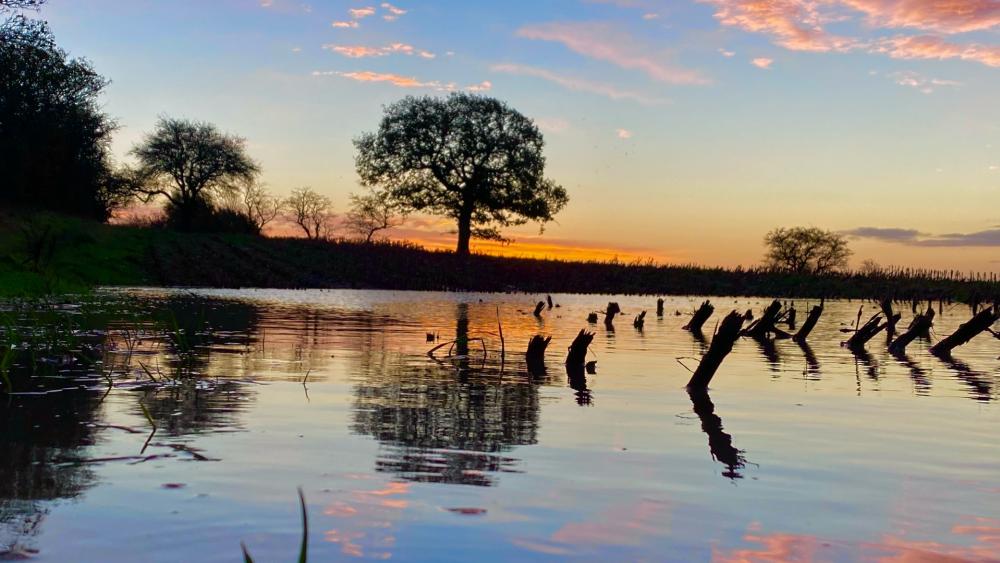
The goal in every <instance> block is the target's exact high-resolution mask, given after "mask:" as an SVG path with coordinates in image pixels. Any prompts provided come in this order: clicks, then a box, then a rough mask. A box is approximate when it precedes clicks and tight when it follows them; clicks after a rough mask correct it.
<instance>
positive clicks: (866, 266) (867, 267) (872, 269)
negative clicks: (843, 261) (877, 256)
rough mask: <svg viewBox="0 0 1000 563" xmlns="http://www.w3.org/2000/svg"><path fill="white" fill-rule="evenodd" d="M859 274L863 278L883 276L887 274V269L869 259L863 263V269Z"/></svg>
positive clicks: (859, 270)
mask: <svg viewBox="0 0 1000 563" xmlns="http://www.w3.org/2000/svg"><path fill="white" fill-rule="evenodd" d="M858 273H859V274H861V275H863V276H881V275H883V274H885V273H886V269H885V267H884V266H882V265H881V264H879V263H878V262H876V261H875V260H872V259H871V258H868V259H866V260H865V261H864V262H862V263H861V268H860V269H858Z"/></svg>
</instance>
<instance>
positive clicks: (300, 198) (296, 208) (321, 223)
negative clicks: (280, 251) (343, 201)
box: [285, 188, 335, 240]
mask: <svg viewBox="0 0 1000 563" xmlns="http://www.w3.org/2000/svg"><path fill="white" fill-rule="evenodd" d="M285 207H286V208H287V209H288V213H289V215H290V216H291V219H292V221H294V222H295V224H296V225H298V226H299V227H302V230H303V231H304V232H305V234H306V238H309V239H313V240H318V239H321V238H326V237H328V236H330V233H331V231H332V230H333V218H334V217H335V215H334V213H333V202H331V201H330V198H328V197H326V196H325V195H323V194H320V193H317V192H316V191H314V190H313V189H312V188H297V189H295V190H292V195H290V196H288V199H286V200H285Z"/></svg>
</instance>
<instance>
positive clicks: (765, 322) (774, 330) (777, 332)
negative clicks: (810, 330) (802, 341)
mask: <svg viewBox="0 0 1000 563" xmlns="http://www.w3.org/2000/svg"><path fill="white" fill-rule="evenodd" d="M780 320H781V301H778V300H777V299H775V300H774V301H773V302H772V303H771V304H770V305H768V306H767V309H764V312H763V313H762V314H761V316H760V318H759V319H757V320H756V321H754V322H752V323H750V326H748V327H747V328H746V330H744V331H743V336H749V337H750V338H766V337H767V335H768V334H774V336H775V338H791V337H792V335H791V334H788V333H787V332H785V331H783V330H781V329H779V328H778V327H776V326H775V325H776V324H778V321H780Z"/></svg>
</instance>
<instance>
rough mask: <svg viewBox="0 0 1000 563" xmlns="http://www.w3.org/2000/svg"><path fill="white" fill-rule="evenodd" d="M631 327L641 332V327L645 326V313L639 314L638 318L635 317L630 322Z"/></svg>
mask: <svg viewBox="0 0 1000 563" xmlns="http://www.w3.org/2000/svg"><path fill="white" fill-rule="evenodd" d="M632 326H634V327H635V328H637V329H638V330H642V327H644V326H646V311H643V312H641V313H639V314H638V316H636V317H635V319H634V320H633V321H632Z"/></svg>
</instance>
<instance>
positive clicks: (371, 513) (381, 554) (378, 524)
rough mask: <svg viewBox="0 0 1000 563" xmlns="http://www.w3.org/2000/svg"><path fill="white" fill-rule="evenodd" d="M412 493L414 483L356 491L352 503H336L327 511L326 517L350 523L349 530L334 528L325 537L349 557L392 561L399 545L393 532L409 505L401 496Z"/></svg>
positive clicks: (329, 505)
mask: <svg viewBox="0 0 1000 563" xmlns="http://www.w3.org/2000/svg"><path fill="white" fill-rule="evenodd" d="M408 494H410V484H409V483H400V482H397V481H391V482H389V483H386V484H385V485H384V486H383V487H382V488H380V489H371V490H360V491H352V492H351V493H350V500H336V501H333V502H331V503H330V504H328V505H327V506H326V508H324V509H323V514H326V515H327V516H333V517H335V518H343V519H347V520H348V521H347V522H345V523H346V524H348V525H347V526H345V527H341V528H332V529H330V530H327V531H326V532H325V533H324V534H323V538H324V539H325V540H326V541H328V542H330V543H335V544H338V545H340V552H341V553H342V554H343V555H346V556H349V557H364V558H367V559H389V558H391V557H392V548H393V547H395V545H396V536H395V535H393V534H391V533H390V532H389V530H391V528H392V527H393V524H392V520H393V519H394V518H395V517H396V516H398V512H399V511H402V510H404V509H406V508H407V507H408V506H409V502H408V501H406V500H405V499H400V498H389V497H397V496H400V495H408Z"/></svg>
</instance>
